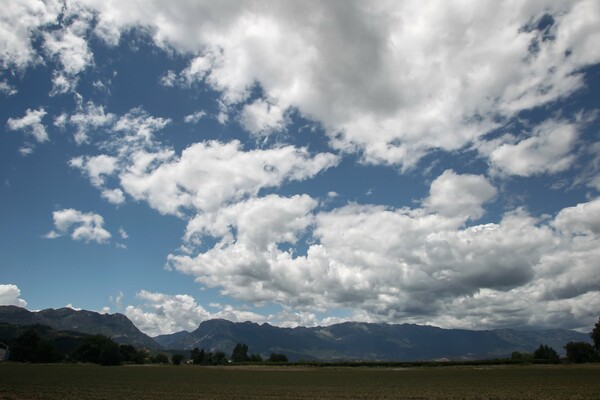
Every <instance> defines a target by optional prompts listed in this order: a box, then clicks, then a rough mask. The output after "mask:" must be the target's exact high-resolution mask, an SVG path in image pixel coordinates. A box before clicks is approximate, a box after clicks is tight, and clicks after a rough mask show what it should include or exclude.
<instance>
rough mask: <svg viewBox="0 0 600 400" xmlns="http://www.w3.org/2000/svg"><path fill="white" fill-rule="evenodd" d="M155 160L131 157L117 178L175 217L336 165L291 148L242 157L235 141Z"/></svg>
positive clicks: (135, 194)
mask: <svg viewBox="0 0 600 400" xmlns="http://www.w3.org/2000/svg"><path fill="white" fill-rule="evenodd" d="M163 155H164V153H163ZM158 156H161V155H156V154H149V153H145V152H137V153H136V154H134V155H133V158H132V165H130V166H129V167H128V168H127V170H126V171H124V172H123V173H121V175H120V180H121V185H122V187H123V189H124V190H125V191H126V192H127V193H128V194H129V195H130V196H132V197H133V198H134V199H136V200H145V201H147V202H148V204H150V206H151V207H152V208H154V209H156V210H158V211H160V212H161V213H163V214H175V215H179V214H180V213H181V211H182V209H186V208H187V209H194V210H202V211H212V210H215V209H217V208H218V207H219V206H221V205H222V204H224V203H227V202H231V201H236V200H242V199H243V198H244V197H246V196H254V195H257V194H258V192H259V191H260V190H261V189H262V188H267V187H276V186H279V185H281V184H282V183H284V182H287V181H298V180H304V179H307V178H310V177H313V176H315V175H316V174H317V173H319V172H321V171H322V170H325V169H327V168H330V167H332V166H334V165H336V164H337V163H338V161H339V159H338V157H336V156H334V155H333V154H330V153H320V154H317V155H315V156H311V155H310V154H309V153H308V151H307V150H306V149H303V148H300V149H299V148H295V147H293V146H285V147H280V148H276V149H266V150H249V151H244V150H242V146H241V143H240V142H238V141H232V142H229V143H221V142H217V141H208V142H201V143H195V144H193V145H191V146H189V147H188V148H186V149H185V150H183V151H182V153H181V156H180V157H177V158H175V157H174V154H172V153H167V154H166V156H167V157H168V158H167V159H166V160H163V162H162V163H159V164H157V162H156V157H158ZM153 164H154V165H156V166H154V167H153Z"/></svg>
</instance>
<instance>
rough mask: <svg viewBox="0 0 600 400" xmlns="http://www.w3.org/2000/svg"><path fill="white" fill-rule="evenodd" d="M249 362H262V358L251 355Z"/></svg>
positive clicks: (258, 355)
mask: <svg viewBox="0 0 600 400" xmlns="http://www.w3.org/2000/svg"><path fill="white" fill-rule="evenodd" d="M250 362H263V358H262V356H261V355H260V354H251V355H250Z"/></svg>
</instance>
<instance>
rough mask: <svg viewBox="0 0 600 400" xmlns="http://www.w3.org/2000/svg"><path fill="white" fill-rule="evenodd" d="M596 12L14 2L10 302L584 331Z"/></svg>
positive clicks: (1, 146) (594, 196)
mask: <svg viewBox="0 0 600 400" xmlns="http://www.w3.org/2000/svg"><path fill="white" fill-rule="evenodd" d="M598 43H600V2H598V1H596V0H580V1H553V0H523V1H522V0H519V1H495V0H489V1H481V0H463V1H444V2H426V1H422V0H414V1H413V0H408V1H402V2H396V1H383V0H382V1H369V2H364V1H329V2H320V1H306V0H302V1H286V2H280V1H244V2H238V1H219V2H215V1H191V0H189V1H184V0H171V1H168V2H165V1H160V0H143V1H136V2H129V1H116V0H115V1H107V0H81V1H71V0H47V1H41V0H20V1H10V0H2V1H1V8H0V127H1V128H0V129H1V132H0V304H12V305H18V306H22V307H27V308H28V309H30V310H41V309H45V308H60V307H64V306H68V307H72V308H75V309H79V308H83V309H88V310H95V311H98V312H103V313H115V312H120V313H123V314H125V315H126V316H127V317H129V318H130V319H131V320H132V321H133V322H134V323H135V324H136V325H137V326H138V327H139V328H140V329H141V330H142V331H143V332H145V333H148V334H150V335H158V334H165V333H172V332H176V331H180V330H190V331H191V330H194V329H195V328H196V327H197V326H198V324H199V323H200V322H202V321H204V320H208V319H212V318H225V319H229V320H232V321H246V320H250V321H254V322H258V323H263V322H267V323H270V324H273V325H278V326H286V327H295V326H316V325H330V324H334V323H338V322H343V321H365V322H383V323H418V324H429V325H435V326H440V327H443V328H466V329H495V328H521V329H538V328H568V329H578V330H582V331H589V330H590V329H591V327H592V326H593V324H594V322H595V321H596V320H597V318H598V315H599V313H600V262H599V261H598V260H600V198H599V192H600V114H599V112H600V111H599V110H600V95H599V93H600V46H598Z"/></svg>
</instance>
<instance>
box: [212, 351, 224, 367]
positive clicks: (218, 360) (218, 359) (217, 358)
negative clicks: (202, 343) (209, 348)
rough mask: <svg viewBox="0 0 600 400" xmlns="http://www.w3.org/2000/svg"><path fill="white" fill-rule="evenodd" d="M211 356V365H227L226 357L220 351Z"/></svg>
mask: <svg viewBox="0 0 600 400" xmlns="http://www.w3.org/2000/svg"><path fill="white" fill-rule="evenodd" d="M210 354H211V356H212V357H211V361H212V364H213V365H221V364H225V363H227V355H226V354H225V353H223V352H222V351H217V352H215V353H214V354H212V353H210Z"/></svg>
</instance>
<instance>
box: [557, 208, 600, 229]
mask: <svg viewBox="0 0 600 400" xmlns="http://www.w3.org/2000/svg"><path fill="white" fill-rule="evenodd" d="M554 225H555V226H556V227H557V228H558V229H560V230H561V231H563V232H567V233H573V234H590V233H591V234H595V235H597V236H599V237H600V199H595V200H592V201H590V202H587V203H581V204H577V205H576V206H574V207H567V208H564V209H562V210H561V211H560V212H559V213H558V215H557V216H556V218H555V219H554Z"/></svg>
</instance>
